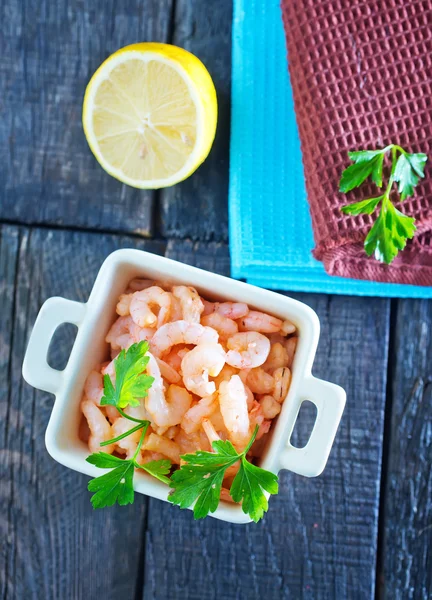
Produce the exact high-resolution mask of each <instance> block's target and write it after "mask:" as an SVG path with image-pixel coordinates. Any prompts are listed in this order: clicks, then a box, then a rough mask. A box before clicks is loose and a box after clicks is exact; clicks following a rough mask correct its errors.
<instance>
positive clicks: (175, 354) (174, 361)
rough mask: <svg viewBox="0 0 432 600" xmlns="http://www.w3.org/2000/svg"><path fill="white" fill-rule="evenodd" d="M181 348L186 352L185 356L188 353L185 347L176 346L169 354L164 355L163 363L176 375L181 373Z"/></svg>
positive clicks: (182, 355)
mask: <svg viewBox="0 0 432 600" xmlns="http://www.w3.org/2000/svg"><path fill="white" fill-rule="evenodd" d="M183 348H184V349H185V350H186V352H185V354H186V353H187V352H189V350H188V348H187V346H181V345H179V346H176V347H175V348H173V349H172V350H171V352H169V353H168V354H165V355H164V361H165V362H166V363H167V364H168V365H169V366H170V367H171V368H172V369H175V370H176V371H177V373H181V362H182V360H183V357H184V354H183V353H182V352H181V350H183Z"/></svg>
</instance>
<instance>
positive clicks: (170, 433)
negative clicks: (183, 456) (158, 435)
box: [164, 425, 180, 440]
mask: <svg viewBox="0 0 432 600" xmlns="http://www.w3.org/2000/svg"><path fill="white" fill-rule="evenodd" d="M179 431H180V425H172V426H171V427H168V429H167V430H166V432H165V433H164V435H165V437H166V438H168V439H169V440H173V439H174V438H175V436H176V435H177V434H178V432H179Z"/></svg>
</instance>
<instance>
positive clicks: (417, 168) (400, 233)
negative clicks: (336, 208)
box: [340, 144, 427, 264]
mask: <svg viewBox="0 0 432 600" xmlns="http://www.w3.org/2000/svg"><path fill="white" fill-rule="evenodd" d="M389 151H391V157H392V168H391V173H390V177H389V180H388V184H387V187H386V189H385V191H384V193H383V194H382V195H381V196H377V197H376V198H368V199H367V200H361V201H360V202H355V203H353V204H348V205H346V206H343V207H342V208H341V211H342V212H343V213H345V214H349V215H360V214H368V215H370V214H372V213H373V212H374V211H375V209H376V208H377V207H378V206H379V205H381V210H380V212H379V215H378V217H377V219H376V221H375V223H374V224H373V226H372V227H371V229H370V231H369V233H368V235H367V236H366V239H365V242H364V247H365V251H366V253H367V254H368V256H371V255H372V254H374V255H375V258H376V259H377V260H380V261H382V262H385V263H387V264H390V263H391V262H392V261H393V259H394V258H395V257H396V256H397V254H398V252H399V251H400V250H403V249H404V248H405V246H406V242H407V240H408V239H411V238H412V237H413V236H414V234H415V231H416V227H415V224H414V223H415V220H414V218H412V217H409V216H407V215H404V214H403V213H401V212H400V211H399V210H397V209H396V208H395V207H394V206H393V204H392V201H391V199H390V194H391V191H392V186H393V183H397V184H398V192H399V194H400V199H401V201H403V200H405V199H406V198H408V197H409V196H412V194H413V193H414V188H415V186H416V185H417V183H418V182H419V179H420V178H421V177H424V166H425V164H426V161H427V156H426V154H423V153H417V154H409V153H408V152H406V151H405V150H404V149H403V148H401V147H400V146H397V145H395V144H390V145H389V146H386V147H385V148H383V149H382V150H359V151H355V152H348V156H349V158H350V159H351V160H353V161H354V164H353V165H350V166H349V167H348V168H347V169H345V170H344V171H343V173H342V176H341V180H340V191H341V192H348V191H350V190H352V189H354V188H355V187H358V186H359V185H361V184H362V183H363V181H365V179H367V177H369V175H370V176H371V178H372V180H373V181H374V182H375V183H376V184H377V185H378V186H379V187H381V186H382V167H383V160H384V157H385V155H386V154H387V152H389Z"/></svg>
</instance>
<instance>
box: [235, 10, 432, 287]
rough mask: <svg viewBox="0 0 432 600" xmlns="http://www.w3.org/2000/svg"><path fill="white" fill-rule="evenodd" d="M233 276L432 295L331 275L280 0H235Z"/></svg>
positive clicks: (274, 283)
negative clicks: (318, 231) (307, 177)
mask: <svg viewBox="0 0 432 600" xmlns="http://www.w3.org/2000/svg"><path fill="white" fill-rule="evenodd" d="M229 216H230V252H231V274H232V276H233V277H236V278H239V279H245V280H246V281H248V282H249V283H252V284H255V285H259V286H261V287H266V288H270V289H276V290H287V291H304V292H324V293H331V294H351V295H360V296H389V297H405V298H432V288H430V287H420V286H412V285H401V284H392V283H377V282H373V281H361V280H356V279H344V278H342V277H332V276H330V275H327V273H326V272H325V270H324V267H323V265H322V263H321V262H319V261H317V260H315V259H314V258H313V256H312V254H311V250H312V248H313V247H314V241H313V234H312V224H311V219H310V214H309V206H308V203H307V197H306V189H305V183H304V174H303V165H302V158H301V150H300V140H299V137H298V131H297V123H296V119H295V112H294V104H293V98H292V90H291V84H290V81H289V74H288V66H287V55H286V44H285V33H284V29H283V23H282V15H281V9H280V5H279V0H234V16H233V30H232V98H231V147H230V184H229Z"/></svg>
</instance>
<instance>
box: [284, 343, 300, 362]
mask: <svg viewBox="0 0 432 600" xmlns="http://www.w3.org/2000/svg"><path fill="white" fill-rule="evenodd" d="M297 342H298V338H297V337H291V338H288V339H287V341H286V342H285V350H286V351H287V355H288V362H287V366H288V367H289V368H291V366H292V363H293V360H294V354H295V351H296V348H297Z"/></svg>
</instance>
